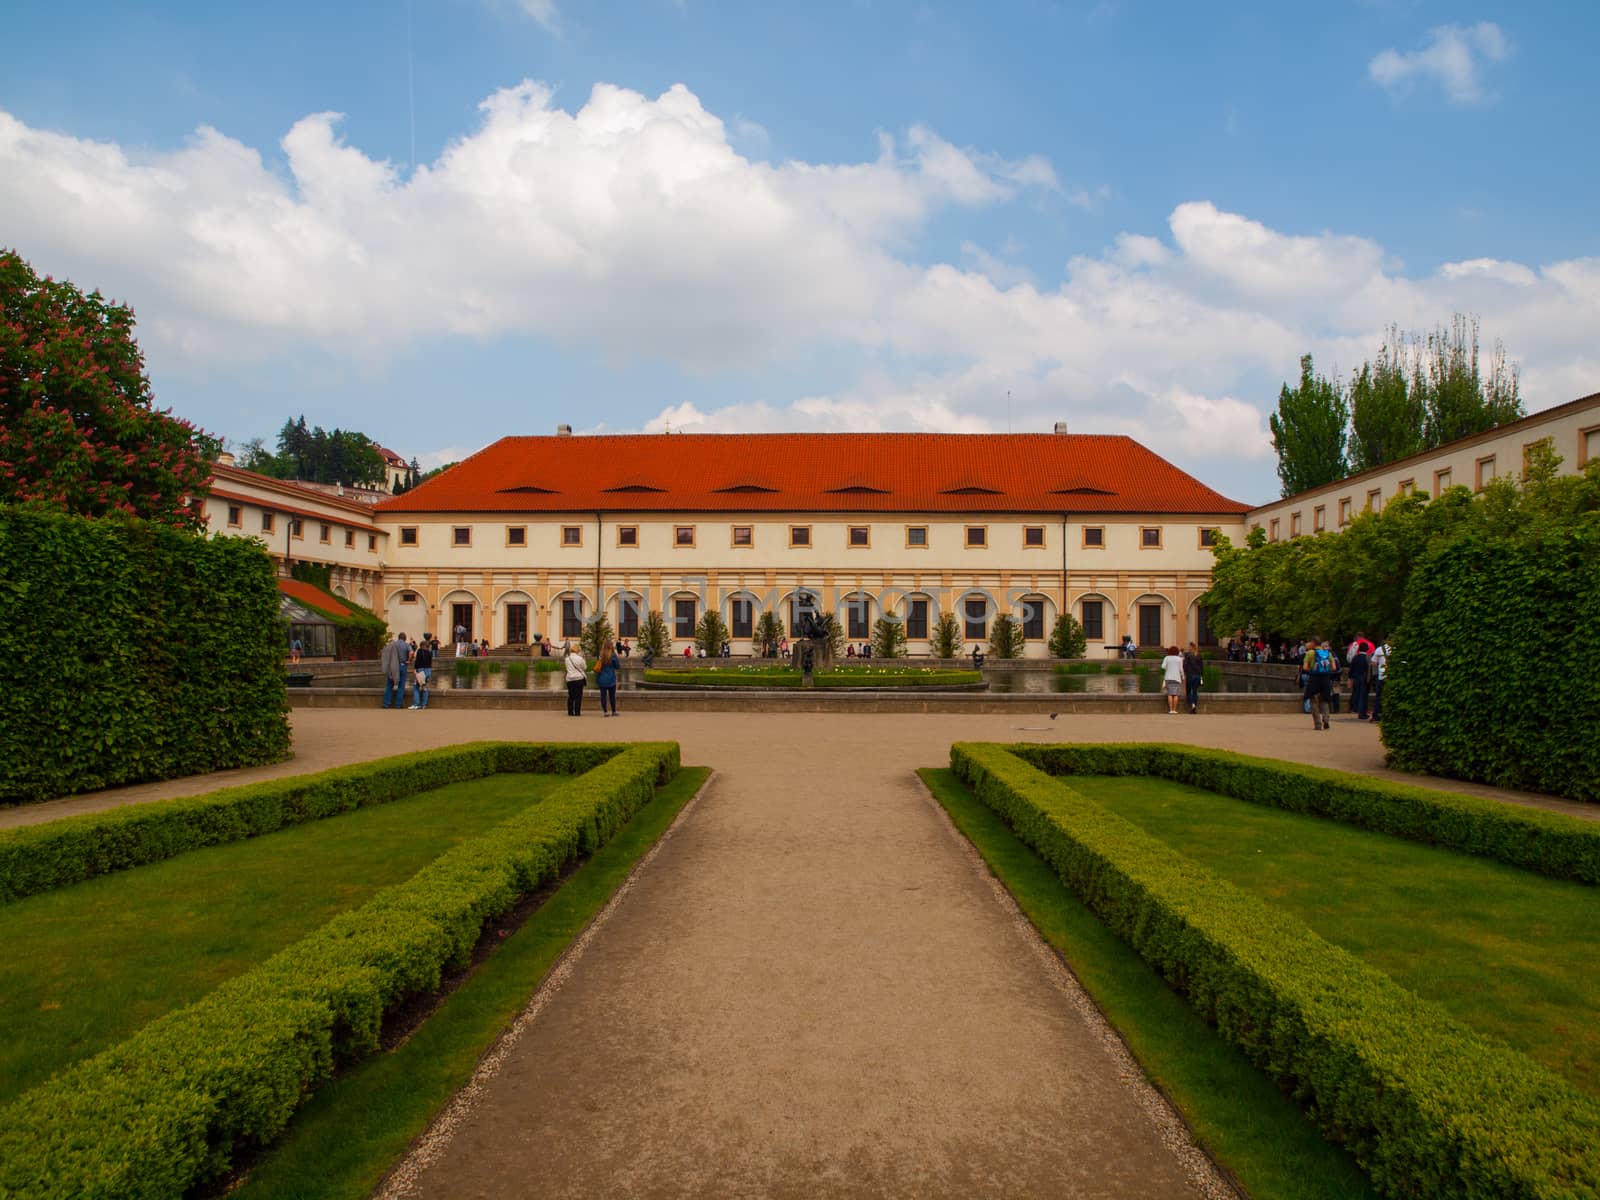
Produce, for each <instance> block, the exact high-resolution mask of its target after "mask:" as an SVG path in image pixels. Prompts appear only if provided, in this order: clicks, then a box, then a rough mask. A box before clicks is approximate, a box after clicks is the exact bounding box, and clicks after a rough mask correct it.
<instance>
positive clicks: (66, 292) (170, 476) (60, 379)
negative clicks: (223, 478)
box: [0, 249, 210, 529]
mask: <svg viewBox="0 0 1600 1200" xmlns="http://www.w3.org/2000/svg"><path fill="white" fill-rule="evenodd" d="M208 440H209V439H206V435H204V434H202V433H200V432H199V431H197V430H196V429H195V428H194V426H193V425H191V424H190V423H189V422H188V421H183V420H179V419H177V418H174V417H173V416H172V415H171V412H170V410H165V411H164V410H161V409H157V408H156V407H155V404H154V401H153V398H152V396H151V392H150V381H149V380H148V379H147V378H146V377H145V374H144V356H143V355H142V354H140V352H139V346H138V343H137V342H135V341H134V338H133V312H132V310H131V309H129V308H127V307H126V306H125V305H120V304H112V303H110V302H109V301H107V300H106V299H104V298H103V297H102V296H101V295H100V293H99V292H91V293H89V294H88V295H84V294H83V293H82V292H81V291H79V290H78V289H77V288H75V287H73V286H72V284H70V283H65V282H58V281H56V280H53V279H50V278H49V277H46V278H43V279H41V278H40V277H39V276H38V275H36V274H34V272H33V269H32V268H31V267H30V266H29V265H28V264H27V263H26V262H24V261H23V260H22V258H21V256H20V255H18V254H17V253H16V252H15V251H12V250H6V249H0V503H4V504H23V503H38V504H44V505H48V506H50V507H53V508H59V509H65V510H66V511H68V512H74V513H79V514H82V515H84V516H94V517H98V516H105V515H107V514H109V513H114V512H122V513H127V514H129V515H131V516H137V517H143V518H146V519H148V520H152V521H159V522H161V523H163V524H167V525H176V526H179V527H182V528H188V529H198V528H200V527H201V525H202V523H203V514H202V509H201V500H202V499H203V498H204V495H205V490H206V480H207V478H208V476H209V473H210V471H209V465H208V464H207V462H206V456H205V454H204V452H203V448H202V447H203V445H204V444H205V442H206V441H208Z"/></svg>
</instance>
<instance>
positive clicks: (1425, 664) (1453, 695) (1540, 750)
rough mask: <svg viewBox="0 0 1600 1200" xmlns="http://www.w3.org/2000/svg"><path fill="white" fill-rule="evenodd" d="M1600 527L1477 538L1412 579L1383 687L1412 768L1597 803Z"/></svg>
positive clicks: (1428, 561) (1395, 739)
mask: <svg viewBox="0 0 1600 1200" xmlns="http://www.w3.org/2000/svg"><path fill="white" fill-rule="evenodd" d="M1596 630H1600V524H1597V523H1596V518H1595V516H1594V515H1593V514H1591V515H1590V516H1589V517H1588V518H1587V524H1585V525H1581V526H1580V525H1579V524H1578V523H1577V522H1576V521H1573V522H1571V523H1569V524H1566V525H1563V526H1559V527H1552V528H1549V529H1546V528H1544V527H1543V526H1541V527H1539V530H1538V532H1536V533H1534V534H1528V535H1524V536H1521V537H1509V536H1508V537H1491V536H1488V535H1485V534H1474V535H1472V536H1467V537H1462V538H1460V539H1458V540H1456V541H1454V542H1452V543H1450V544H1448V545H1445V546H1441V547H1440V548H1438V549H1437V550H1435V551H1434V552H1433V553H1430V554H1428V555H1427V556H1425V557H1424V558H1423V559H1422V561H1421V562H1420V563H1419V564H1418V565H1417V568H1416V570H1415V571H1413V572H1412V576H1411V582H1410V585H1409V587H1408V588H1407V591H1406V604H1405V617H1404V619H1403V620H1402V621H1401V624H1400V627H1399V628H1398V629H1397V630H1395V633H1394V639H1393V653H1391V654H1390V656H1389V675H1388V678H1387V679H1386V680H1385V682H1384V685H1383V725H1382V732H1383V744H1384V746H1385V747H1386V748H1387V749H1388V751H1389V762H1390V763H1391V764H1392V765H1394V766H1396V767H1399V768H1401V769H1402V770H1407V771H1426V772H1428V773H1429V774H1433V775H1446V776H1451V777H1454V778H1456V779H1475V780H1480V781H1482V782H1484V783H1490V784H1494V785H1495V786H1496V787H1509V788H1526V789H1528V790H1529V791H1535V792H1549V793H1551V794H1552V795H1557V796H1568V797H1571V798H1572V799H1574V800H1590V801H1600V736H1597V735H1596V732H1595V731H1596V728H1597V727H1600V670H1597V669H1596V667H1595V664H1594V661H1593V658H1594V648H1593V642H1594V636H1595V631H1596Z"/></svg>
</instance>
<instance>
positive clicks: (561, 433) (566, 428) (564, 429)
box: [556, 425, 572, 437]
mask: <svg viewBox="0 0 1600 1200" xmlns="http://www.w3.org/2000/svg"><path fill="white" fill-rule="evenodd" d="M556 436H557V437H571V436H572V426H571V425H557V426H556Z"/></svg>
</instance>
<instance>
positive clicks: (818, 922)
mask: <svg viewBox="0 0 1600 1200" xmlns="http://www.w3.org/2000/svg"><path fill="white" fill-rule="evenodd" d="M709 757H712V758H713V761H714V762H715V763H716V767H717V773H716V776H715V779H714V782H713V784H712V785H711V786H710V788H709V789H708V790H707V792H706V793H705V794H703V795H702V796H701V797H700V798H699V799H698V800H697V801H696V805H695V808H694V810H693V811H692V812H691V813H690V815H689V816H688V817H687V818H686V819H684V820H682V821H680V822H679V824H678V825H677V826H676V827H675V829H674V831H673V835H672V837H671V838H670V839H669V840H668V842H667V843H666V844H665V845H663V846H662V847H661V849H660V852H659V853H658V854H657V855H656V856H655V858H654V859H653V860H652V861H651V862H650V863H649V865H648V866H647V867H645V868H644V869H642V870H641V871H639V872H638V873H637V874H636V875H635V876H634V882H633V887H632V889H631V891H630V894H629V895H628V896H627V897H626V898H625V899H624V901H623V902H622V903H620V904H619V905H617V906H616V907H615V908H614V909H613V910H612V911H611V912H610V913H609V914H608V917H607V920H606V922H605V924H604V925H603V926H602V927H601V928H599V929H598V931H596V932H595V933H594V935H593V937H592V938H591V940H590V941H589V942H588V944H587V946H586V947H584V948H583V949H582V952H581V954H579V955H578V956H576V957H575V959H573V960H569V965H570V969H569V970H568V972H567V973H566V974H565V976H564V978H562V979H560V980H557V981H555V983H556V986H554V987H550V986H547V987H546V988H544V989H541V992H540V994H539V995H538V996H537V997H536V999H535V1005H536V1006H537V1015H536V1017H535V1018H534V1019H532V1020H527V1021H524V1022H523V1023H522V1027H521V1028H520V1029H519V1031H518V1033H517V1036H516V1037H515V1040H514V1042H513V1043H512V1044H511V1045H510V1046H509V1047H502V1048H501V1050H500V1052H499V1053H497V1054H495V1055H493V1056H492V1057H491V1059H490V1060H489V1062H488V1063H487V1064H486V1066H485V1068H484V1069H483V1070H481V1071H480V1073H479V1077H478V1079H477V1080H476V1081H475V1083H474V1085H473V1086H472V1087H471V1088H469V1089H468V1090H467V1092H466V1093H464V1095H463V1098H462V1100H461V1101H460V1102H458V1104H457V1105H456V1106H454V1108H453V1109H451V1110H450V1111H449V1112H448V1113H447V1114H446V1115H445V1117H444V1118H443V1119H442V1120H441V1121H439V1122H437V1123H436V1125H435V1128H434V1130H433V1131H432V1133H431V1134H430V1135H429V1137H428V1138H426V1139H424V1141H423V1143H422V1144H421V1145H420V1146H419V1147H418V1149H417V1150H416V1151H415V1152H414V1154H413V1156H412V1158H411V1159H410V1160H408V1161H407V1162H405V1163H403V1164H402V1165H401V1167H400V1168H399V1169H398V1170H397V1172H396V1173H395V1175H394V1177H392V1179H391V1180H390V1184H389V1186H388V1188H387V1189H386V1190H385V1192H384V1193H383V1195H384V1196H385V1197H386V1200H388V1198H396V1200H398V1198H399V1197H403V1196H404V1197H412V1196H416V1197H430V1198H450V1200H460V1198H465V1197H506V1196H552V1197H553V1196H595V1195H629V1196H699V1195H718V1196H796V1197H800V1196H807V1197H810V1196H821V1195H827V1196H879V1195H895V1196H910V1195H915V1196H952V1197H954V1196H972V1195H1004V1196H1084V1197H1089V1196H1094V1197H1103V1196H1119V1197H1182V1196H1226V1195H1230V1194H1231V1193H1229V1192H1228V1191H1227V1190H1226V1188H1225V1186H1224V1185H1222V1184H1221V1183H1220V1181H1219V1180H1217V1179H1216V1178H1215V1177H1214V1172H1213V1170H1212V1168H1211V1164H1210V1162H1209V1161H1208V1160H1207V1159H1206V1158H1205V1156H1204V1155H1203V1154H1201V1153H1199V1152H1198V1151H1197V1150H1196V1149H1195V1148H1194V1146H1193V1145H1192V1143H1191V1141H1190V1139H1189V1138H1188V1135H1187V1131H1186V1130H1185V1129H1184V1128H1183V1127H1182V1125H1181V1123H1179V1122H1178V1121H1177V1120H1176V1118H1175V1117H1173V1116H1172V1114H1171V1113H1170V1111H1169V1110H1168V1109H1167V1106H1166V1105H1165V1103H1164V1102H1163V1101H1162V1100H1161V1098H1160V1097H1159V1096H1158V1095H1156V1094H1155V1093H1154V1092H1153V1091H1152V1090H1151V1089H1150V1088H1149V1087H1148V1086H1147V1085H1146V1084H1145V1083H1144V1081H1143V1079H1142V1077H1141V1076H1140V1074H1139V1072H1138V1070H1137V1068H1136V1067H1134V1065H1133V1064H1132V1062H1131V1061H1130V1060H1129V1059H1128V1058H1127V1056H1126V1053H1125V1051H1123V1049H1122V1046H1121V1043H1120V1041H1118V1039H1117V1038H1116V1037H1115V1035H1114V1034H1112V1033H1110V1031H1109V1030H1108V1029H1107V1028H1106V1026H1105V1025H1104V1023H1103V1021H1100V1020H1099V1019H1098V1014H1096V1013H1095V1012H1094V1010H1093V1007H1092V1005H1089V1004H1087V1003H1086V1001H1085V1000H1084V998H1083V997H1082V995H1081V993H1080V992H1079V991H1078V989H1077V985H1076V983H1075V981H1073V980H1072V978H1071V976H1070V975H1068V974H1067V973H1066V972H1065V971H1064V970H1062V969H1061V968H1060V966H1059V963H1057V962H1056V960H1055V959H1054V958H1053V956H1051V955H1050V954H1049V953H1048V952H1045V953H1039V952H1038V948H1037V939H1036V938H1035V936H1034V935H1033V933H1032V930H1031V927H1029V926H1027V924H1026V922H1025V921H1022V920H1020V919H1019V917H1018V916H1017V914H1016V913H1015V910H1014V909H1013V908H1011V906H1010V905H1009V904H1007V903H1003V902H1002V900H1001V899H1000V897H999V896H997V894H996V888H995V887H994V886H992V885H991V881H990V877H989V876H988V874H987V872H986V871H984V870H983V869H982V867H981V864H978V863H975V861H974V858H973V857H972V856H971V855H970V854H969V852H968V850H967V849H966V846H965V843H964V841H963V840H962V839H961V838H960V836H959V835H958V834H957V833H956V832H955V830H954V829H953V828H952V827H951V826H950V825H949V823H948V822H947V821H946V819H945V818H944V815H943V813H942V811H941V810H939V808H938V806H937V805H936V804H935V803H934V802H933V801H932V799H931V798H930V797H929V796H928V795H927V794H926V792H925V791H924V789H923V788H922V786H921V784H920V783H919V782H918V781H917V780H916V779H915V777H914V776H912V775H911V774H910V772H909V770H908V764H907V763H906V762H905V761H904V759H903V756H902V755H901V754H895V753H878V754H874V755H868V756H864V757H862V758H859V759H858V758H857V757H855V756H853V755H841V754H838V753H836V752H835V751H834V750H833V749H832V748H830V747H826V746H822V747H817V748H816V749H815V751H810V750H806V749H789V750H782V751H780V750H778V749H776V748H775V747H773V746H772V745H771V744H770V743H769V742H767V741H765V740H762V739H734V740H730V741H728V742H727V743H725V744H724V745H723V746H722V747H721V748H720V749H719V750H717V751H716V753H715V755H712V756H709Z"/></svg>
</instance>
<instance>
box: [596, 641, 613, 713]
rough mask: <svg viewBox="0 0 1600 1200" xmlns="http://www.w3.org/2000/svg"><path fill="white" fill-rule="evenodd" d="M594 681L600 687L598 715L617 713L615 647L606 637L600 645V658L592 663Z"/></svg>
mask: <svg viewBox="0 0 1600 1200" xmlns="http://www.w3.org/2000/svg"><path fill="white" fill-rule="evenodd" d="M594 681H595V684H596V686H598V687H599V689H600V715H601V716H603V717H614V716H616V715H617V648H616V647H615V646H614V645H612V644H611V639H610V638H607V639H606V641H605V644H604V645H602V646H601V647H600V658H599V660H598V661H597V662H596V663H595V664H594Z"/></svg>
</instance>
